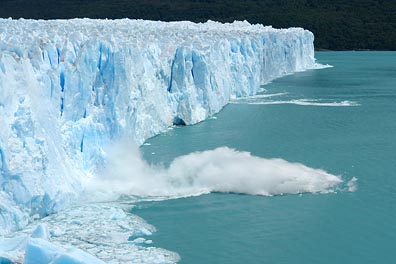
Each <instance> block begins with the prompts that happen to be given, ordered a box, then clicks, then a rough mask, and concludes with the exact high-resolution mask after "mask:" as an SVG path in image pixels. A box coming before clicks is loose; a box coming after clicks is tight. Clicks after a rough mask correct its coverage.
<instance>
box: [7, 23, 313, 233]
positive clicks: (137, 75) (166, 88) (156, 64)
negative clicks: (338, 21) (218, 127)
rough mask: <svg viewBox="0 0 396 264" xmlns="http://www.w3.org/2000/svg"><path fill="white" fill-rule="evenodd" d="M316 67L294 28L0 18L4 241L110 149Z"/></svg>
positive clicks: (82, 179)
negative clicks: (123, 140) (122, 140)
mask: <svg viewBox="0 0 396 264" xmlns="http://www.w3.org/2000/svg"><path fill="white" fill-rule="evenodd" d="M314 67H315V59H314V48H313V34H312V33H311V32H309V31H307V30H303V29H301V28H290V29H273V28H272V27H264V26H262V25H251V24H249V23H248V22H234V23H231V24H221V23H217V22H212V21H209V22H207V23H199V24H195V23H191V22H171V23H165V22H153V21H142V20H128V19H124V20H90V19H74V20H54V21H37V20H24V19H21V20H12V19H0V173H1V177H0V186H1V187H0V234H6V233H9V232H11V231H13V230H16V229H18V228H21V227H23V226H24V225H26V224H27V223H28V222H29V221H30V219H32V218H34V217H36V216H39V217H42V216H45V215H48V214H51V213H53V212H56V211H58V210H60V209H62V208H64V207H65V206H67V205H69V204H70V202H71V201H73V200H74V199H75V198H76V197H77V196H78V194H79V193H80V192H81V191H82V190H83V188H84V186H85V184H86V183H87V182H88V181H89V179H90V178H91V177H92V175H93V174H94V173H95V171H96V169H97V168H98V165H100V164H101V163H102V162H103V161H104V160H105V159H106V152H105V150H104V146H106V144H108V143H109V142H112V141H113V140H116V139H119V138H124V137H126V138H130V139H133V140H134V141H135V142H136V143H137V144H141V143H143V142H144V140H145V139H147V138H149V137H151V136H154V135H156V134H158V133H161V132H163V131H165V130H166V129H167V128H168V127H169V126H171V125H173V124H187V125H189V124H194V123H197V122H199V121H202V120H204V119H205V118H207V117H209V116H211V115H213V114H215V113H217V112H218V111H220V110H221V109H222V107H223V106H224V105H226V104H227V103H228V102H229V100H230V99H231V98H236V97H242V96H249V95H254V94H256V93H257V91H258V90H259V89H260V85H262V84H265V83H267V82H269V81H270V80H272V79H274V78H277V77H280V76H283V75H285V74H289V73H292V72H296V71H302V70H305V69H310V68H314Z"/></svg>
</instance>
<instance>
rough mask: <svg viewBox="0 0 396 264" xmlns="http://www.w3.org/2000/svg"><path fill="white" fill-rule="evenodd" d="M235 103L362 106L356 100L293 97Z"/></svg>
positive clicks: (238, 102) (236, 102)
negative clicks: (290, 98) (289, 98)
mask: <svg viewBox="0 0 396 264" xmlns="http://www.w3.org/2000/svg"><path fill="white" fill-rule="evenodd" d="M232 103H233V104H249V105H277V104H294V105H302V106H327V107H346V106H360V104H359V103H357V102H355V101H348V100H346V101H327V100H323V99H293V100H250V99H247V100H245V101H233V102H232Z"/></svg>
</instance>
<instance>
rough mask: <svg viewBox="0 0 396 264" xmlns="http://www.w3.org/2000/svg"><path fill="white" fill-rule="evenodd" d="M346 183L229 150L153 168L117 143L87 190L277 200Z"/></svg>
mask: <svg viewBox="0 0 396 264" xmlns="http://www.w3.org/2000/svg"><path fill="white" fill-rule="evenodd" d="M342 182H343V180H342V179H341V177H339V176H335V175H332V174H330V173H327V172H326V171H324V170H320V169H313V168H310V167H307V166H305V165H303V164H300V163H291V162H288V161H286V160H283V159H265V158H261V157H257V156H253V155H251V154H250V153H249V152H242V151H237V150H235V149H231V148H228V147H219V148H216V149H214V150H207V151H202V152H193V153H190V154H187V155H184V156H180V157H177V158H175V159H174V160H173V161H172V162H171V164H170V165H169V166H168V167H165V166H159V165H150V164H148V163H147V162H146V161H145V160H144V159H143V158H142V156H141V154H140V152H139V149H138V148H137V147H136V146H135V145H134V144H132V143H129V142H118V143H116V144H114V145H112V146H111V147H110V148H109V149H108V160H107V164H106V166H105V168H104V169H103V170H102V171H101V172H100V173H99V176H98V177H97V178H95V179H94V180H93V181H92V183H91V185H90V186H89V188H88V189H89V192H93V193H102V194H103V195H104V197H105V196H106V195H107V199H110V198H111V197H112V196H113V198H116V197H117V196H118V195H134V196H141V197H151V196H153V197H158V196H160V197H166V198H175V197H186V196H195V195H199V194H204V193H211V192H222V193H240V194H251V195H263V196H272V195H282V194H298V193H307V192H309V193H328V192H334V191H335V190H336V189H337V187H338V186H339V184H340V183H342ZM105 194H106V195H105Z"/></svg>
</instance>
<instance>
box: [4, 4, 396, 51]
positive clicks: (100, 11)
mask: <svg viewBox="0 0 396 264" xmlns="http://www.w3.org/2000/svg"><path fill="white" fill-rule="evenodd" d="M0 17H3V18H8V17H13V18H20V17H23V18H35V19H55V18H75V17H90V18H111V19H115V18H125V17H128V18H141V19H150V20H162V21H175V20H190V21H195V22H204V21H207V20H208V19H210V20H215V21H221V22H232V21H234V20H247V21H249V22H250V23H261V24H264V25H272V26H274V27H276V28H284V27H292V26H294V27H296V26H298V27H304V28H306V29H309V30H311V31H312V32H313V33H314V34H315V37H316V40H315V46H316V47H317V48H319V49H330V50H350V49H359V50H362V49H363V50H364V49H375V50H396V1H395V0H348V1H347V0H239V1H236V0H145V1H143V0H141V1H139V0H0Z"/></svg>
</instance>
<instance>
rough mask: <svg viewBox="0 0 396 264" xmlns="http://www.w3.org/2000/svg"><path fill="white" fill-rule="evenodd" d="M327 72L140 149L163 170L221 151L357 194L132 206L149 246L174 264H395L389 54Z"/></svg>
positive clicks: (395, 80)
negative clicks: (294, 165) (337, 183)
mask: <svg viewBox="0 0 396 264" xmlns="http://www.w3.org/2000/svg"><path fill="white" fill-rule="evenodd" d="M316 58H317V59H318V61H319V62H320V63H322V64H330V65H333V66H334V67H333V68H326V69H322V70H312V71H306V72H301V73H297V74H294V75H290V76H286V77H284V78H281V79H278V80H275V81H273V82H272V83H271V84H268V85H266V86H265V87H264V88H265V89H266V91H265V92H264V93H263V94H264V95H268V94H270V95H272V96H270V97H265V96H262V97H258V98H257V97H256V98H252V99H248V100H237V101H235V102H233V103H231V104H229V105H227V106H226V107H225V108H224V109H223V111H222V112H220V113H219V114H217V115H216V117H215V119H209V120H207V121H205V122H202V123H199V124H197V125H194V126H187V127H181V128H175V129H173V130H170V131H169V132H167V133H165V134H162V135H159V136H157V137H155V138H152V139H150V140H148V141H147V143H149V144H151V145H145V146H143V147H142V148H141V149H142V151H143V154H144V157H145V159H146V160H148V161H149V162H150V163H154V164H157V163H162V164H165V165H167V164H169V163H170V162H171V161H172V160H173V159H174V158H175V157H178V156H180V155H184V154H188V153H191V152H194V151H203V150H210V149H214V148H217V147H220V146H228V147H230V148H235V149H237V150H240V151H249V152H251V153H252V154H253V155H256V156H259V157H264V158H282V159H285V160H287V161H290V162H299V163H302V164H305V165H307V166H309V167H312V168H318V169H323V170H325V171H327V172H329V173H331V174H334V175H339V176H341V177H342V179H343V180H344V181H345V182H348V181H349V180H350V179H352V177H356V178H357V179H358V181H357V190H356V191H354V192H350V191H348V190H347V188H340V189H339V190H338V191H337V192H336V193H329V194H309V193H308V194H301V195H282V196H272V197H266V196H252V195H239V194H224V193H212V194H207V195H202V196H197V197H190V198H181V199H174V200H166V201H161V202H145V203H139V204H138V206H137V207H135V208H134V209H133V213H135V214H137V215H139V216H141V217H143V218H144V219H145V220H146V221H147V222H149V223H150V224H152V225H154V226H155V227H156V228H157V230H158V231H157V232H156V233H154V234H153V236H152V237H151V239H152V240H153V241H154V244H153V246H155V247H161V248H165V249H168V250H171V251H175V252H177V253H178V254H179V255H180V257H181V261H180V263H190V264H191V263H392V262H394V259H395V258H396V251H395V241H396V52H319V53H316Z"/></svg>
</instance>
